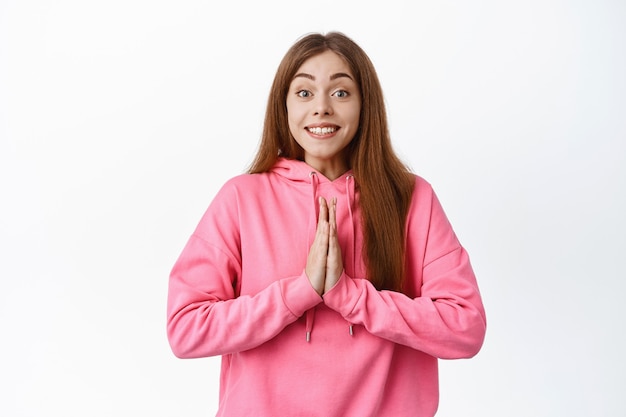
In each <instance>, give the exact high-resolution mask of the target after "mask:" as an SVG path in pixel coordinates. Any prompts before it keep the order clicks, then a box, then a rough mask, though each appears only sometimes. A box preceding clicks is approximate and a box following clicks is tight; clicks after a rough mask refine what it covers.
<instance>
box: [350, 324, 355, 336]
mask: <svg viewBox="0 0 626 417" xmlns="http://www.w3.org/2000/svg"><path fill="white" fill-rule="evenodd" d="M349 331H350V336H354V329H353V328H352V325H350V330H349Z"/></svg>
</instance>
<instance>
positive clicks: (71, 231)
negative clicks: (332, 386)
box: [0, 0, 626, 417]
mask: <svg viewBox="0 0 626 417" xmlns="http://www.w3.org/2000/svg"><path fill="white" fill-rule="evenodd" d="M625 19H626V3H624V2H623V1H621V0H614V1H610V0H581V1H576V2H574V1H565V0H562V1H558V0H545V1H540V0H527V1H497V0H485V1H473V2H469V1H465V2H463V1H458V2H454V1H436V2H435V1H432V2H426V1H418V2H409V1H406V2H399V1H392V0H388V1H385V2H381V3H368V2H367V1H362V0H361V1H346V2H337V1H330V0H320V1H317V2H313V3H310V2H293V1H286V0H285V1H270V2H254V1H248V2H208V1H177V2H173V1H158V0H157V1H147V0H109V1H106V2H105V1H79V0H74V1H71V0H59V1H43V0H39V1H37V0H2V1H0V193H1V194H0V196H1V203H0V274H1V275H0V279H1V281H0V282H1V287H0V329H1V330H0V331H1V340H2V343H0V384H1V386H0V414H1V415H4V416H11V417H18V416H131V415H152V416H182V415H185V414H194V415H213V414H214V412H215V410H216V399H217V389H218V388H217V384H218V366H219V359H217V358H211V359H200V360H188V361H184V360H179V359H176V358H175V357H174V356H173V355H172V354H171V352H170V350H169V347H168V345H167V340H166V336H165V301H166V289H167V279H168V273H169V269H170V268H171V266H172V264H173V263H174V261H175V259H176V257H177V256H178V254H179V252H180V250H181V249H182V246H183V245H184V243H185V241H186V239H187V237H188V235H189V233H191V231H192V229H193V227H195V225H196V222H197V221H198V220H199V217H200V215H201V214H202V212H203V211H204V210H205V208H206V206H207V204H208V203H209V202H210V200H211V199H212V197H213V195H214V193H215V192H216V190H217V188H218V187H219V186H221V184H222V183H223V182H224V181H225V180H226V179H227V178H229V177H231V176H233V175H236V174H238V173H240V172H242V171H243V170H244V169H245V167H246V165H247V164H248V163H249V162H250V160H251V157H252V155H253V153H254V150H255V147H256V145H257V141H258V138H259V135H260V130H261V122H262V117H263V113H264V110H265V109H264V107H265V101H266V97H267V92H268V89H269V85H270V83H271V81H272V77H273V74H274V71H275V69H276V67H277V65H278V62H279V60H280V58H281V57H282V56H283V54H284V53H285V52H286V50H287V48H288V47H289V46H290V45H291V44H292V43H293V42H294V41H295V40H296V39H297V38H298V37H299V36H301V35H303V34H305V33H308V32H312V31H329V30H341V31H343V32H345V33H346V34H348V35H349V36H351V37H352V38H354V39H355V40H356V41H357V42H358V43H359V44H360V45H361V46H362V47H363V48H364V49H365V50H366V51H367V52H368V53H369V55H370V57H371V58H372V60H373V61H374V64H375V65H376V67H377V69H378V71H379V76H380V78H381V81H382V83H383V87H384V89H385V93H386V100H387V103H388V111H389V117H390V121H391V129H392V134H393V138H394V140H395V144H396V147H397V150H398V152H399V153H400V154H401V155H402V156H403V158H404V159H405V160H407V161H408V162H409V163H410V164H411V166H412V167H413V168H414V170H415V171H416V172H417V173H418V174H420V175H422V176H424V177H425V178H426V179H428V180H429V181H430V182H431V183H432V184H433V185H434V187H435V189H436V190H437V192H438V194H439V196H440V198H441V200H442V202H443V204H444V207H445V208H446V210H447V212H448V215H449V217H450V219H451V221H452V223H453V225H454V227H455V229H456V231H457V233H458V235H459V237H460V239H461V241H462V242H463V243H464V245H465V246H466V247H467V249H468V250H469V252H470V255H471V256H472V261H473V264H474V267H475V269H476V271H477V273H478V276H479V283H480V285H481V289H482V292H483V295H484V301H485V304H486V308H487V312H488V321H489V328H488V336H487V339H486V342H485V345H484V348H483V350H482V351H481V352H480V353H479V355H478V356H477V357H476V358H474V359H472V360H464V361H446V362H442V364H441V407H440V413H439V414H438V415H439V416H464V417H471V416H509V417H510V416H519V417H522V416H523V417H527V416H533V417H537V416H546V417H548V416H549V417H553V416H568V417H573V416H603V417H606V416H623V415H626V403H625V402H624V400H623V394H624V392H626V379H625V378H624V375H625V374H626V364H625V361H624V358H623V352H626V337H625V332H626V329H625V327H626V326H625V325H624V319H625V318H626V307H625V306H624V302H623V299H624V291H625V290H626V285H625V284H624V282H626V280H625V279H624V278H625V273H624V270H623V265H624V262H623V259H624V252H625V250H626V244H625V238H624V236H625V235H626V221H625V220H624V213H626V201H625V193H626V169H625V168H624V166H625V164H626V160H625V159H626V77H625V76H624V74H626V26H625V25H624V21H625Z"/></svg>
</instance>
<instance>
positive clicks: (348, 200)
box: [167, 33, 485, 417]
mask: <svg viewBox="0 0 626 417" xmlns="http://www.w3.org/2000/svg"><path fill="white" fill-rule="evenodd" d="M167 331H168V337H169V341H170V344H171V347H172V350H173V352H174V353H175V355H176V356H178V357H181V358H198V357H207V356H213V355H222V371H221V376H220V404H219V410H218V413H217V415H218V416H268V417H277V416H281V417H282V416H289V417H292V416H320V417H333V416H337V417H351V416H354V417H366V416H372V417H374V416H375V417H383V416H392V417H402V416H412V417H415V416H433V415H434V414H435V412H436V410H437V405H438V397H439V394H438V376H437V358H449V359H452V358H467V357H471V356H473V355H475V354H476V353H477V352H478V351H479V349H480V347H481V345H482V342H483V339H484V335H485V313H484V309H483V305H482V301H481V297H480V293H479V289H478V286H477V284H476V279H475V276H474V273H473V271H472V268H471V265H470V261H469V259H468V255H467V253H466V251H465V250H464V249H463V247H462V246H461V245H460V244H459V241H458V240H457V238H456V236H455V234H454V232H453V230H452V227H451V226H450V223H449V222H448V220H447V218H446V216H445V214H444V212H443V210H442V208H441V205H440V204H439V201H438V200H437V198H436V196H435V194H434V193H433V190H432V188H431V186H430V185H429V184H428V183H427V182H426V181H425V180H424V179H422V178H420V177H418V176H416V175H414V174H412V173H410V172H409V170H408V169H407V168H406V167H405V166H404V165H403V164H402V163H401V162H400V160H399V159H398V158H397V157H396V155H395V154H394V152H393V150H392V146H391V141H390V138H389V133H388V128H387V120H386V114H385V107H384V102H383V95H382V91H381V87H380V84H379V82H378V78H377V75H376V72H375V70H374V67H373V65H372V63H371V62H370V60H369V58H368V57H367V55H366V54H365V53H364V52H363V50H362V49H361V48H360V47H359V46H357V45H356V44H355V43H354V42H353V41H352V40H350V39H349V38H347V37H346V36H345V35H343V34H340V33H329V34H327V35H321V34H313V35H309V36H306V37H303V38H302V39H300V40H299V41H298V42H297V43H295V44H294V45H293V46H292V47H291V48H290V50H289V51H288V52H287V54H286V55H285V57H284V58H283V60H282V62H281V64H280V66H279V68H278V71H277V74H276V77H275V79H274V83H273V85H272V88H271V92H270V97H269V101H268V106H267V113H266V117H265V124H264V130H263V136H262V140H261V144H260V149H259V151H258V153H257V156H256V159H255V160H254V162H253V164H252V167H251V169H250V171H249V173H247V174H244V175H241V176H237V177H235V178H233V179H231V180H230V181H228V182H227V183H226V184H225V185H224V186H223V187H222V189H221V190H220V191H219V193H218V194H217V196H216V197H215V198H214V200H213V201H212V203H211V204H210V206H209V208H208V210H207V211H206V213H205V215H204V216H203V217H202V219H201V220H200V223H199V224H198V226H197V228H196V230H195V232H194V233H193V234H192V235H191V237H190V239H189V241H188V243H187V245H186V247H185V248H184V250H183V252H182V254H181V255H180V258H179V259H178V261H177V262H176V264H175V265H174V268H173V270H172V272H171V276H170V284H169V297H168V322H167Z"/></svg>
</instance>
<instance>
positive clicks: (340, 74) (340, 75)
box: [293, 72, 354, 81]
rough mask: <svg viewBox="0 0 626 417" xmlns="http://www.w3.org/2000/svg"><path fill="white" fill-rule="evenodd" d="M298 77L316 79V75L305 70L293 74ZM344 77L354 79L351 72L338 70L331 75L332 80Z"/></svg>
mask: <svg viewBox="0 0 626 417" xmlns="http://www.w3.org/2000/svg"><path fill="white" fill-rule="evenodd" d="M298 77H300V78H308V79H309V80H311V81H315V77H314V76H312V75H311V74H307V73H305V72H299V73H297V74H296V75H294V76H293V78H294V79H296V78H298ZM344 77H345V78H349V79H350V80H352V77H351V76H350V75H349V74H346V73H345V72H338V73H336V74H333V75H331V76H330V80H331V81H333V80H336V79H338V78H344ZM352 81H354V80H352Z"/></svg>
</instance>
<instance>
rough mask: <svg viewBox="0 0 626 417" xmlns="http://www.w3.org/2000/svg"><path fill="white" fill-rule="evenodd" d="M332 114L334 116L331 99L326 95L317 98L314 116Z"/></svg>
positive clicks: (314, 104) (314, 103) (314, 102)
mask: <svg viewBox="0 0 626 417" xmlns="http://www.w3.org/2000/svg"><path fill="white" fill-rule="evenodd" d="M331 114H333V106H332V102H331V98H330V97H328V96H326V95H324V94H321V95H318V96H316V98H315V100H314V101H313V115H315V116H320V115H324V116H329V115H331Z"/></svg>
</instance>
